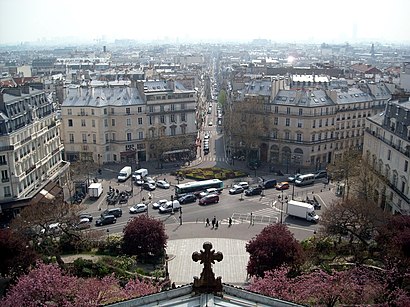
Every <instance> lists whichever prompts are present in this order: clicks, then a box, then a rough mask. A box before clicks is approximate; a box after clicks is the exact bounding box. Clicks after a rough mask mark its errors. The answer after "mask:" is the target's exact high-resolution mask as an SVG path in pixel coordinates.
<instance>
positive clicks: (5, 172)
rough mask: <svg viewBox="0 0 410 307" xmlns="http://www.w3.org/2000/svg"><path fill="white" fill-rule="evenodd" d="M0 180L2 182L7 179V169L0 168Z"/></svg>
mask: <svg viewBox="0 0 410 307" xmlns="http://www.w3.org/2000/svg"><path fill="white" fill-rule="evenodd" d="M1 180H2V181H3V182H6V181H9V173H8V171H7V170H2V171H1Z"/></svg>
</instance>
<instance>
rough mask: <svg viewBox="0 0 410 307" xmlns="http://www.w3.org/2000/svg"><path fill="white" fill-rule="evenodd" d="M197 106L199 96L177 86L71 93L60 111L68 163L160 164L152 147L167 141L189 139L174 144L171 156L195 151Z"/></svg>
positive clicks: (157, 83)
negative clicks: (157, 141) (173, 152)
mask: <svg viewBox="0 0 410 307" xmlns="http://www.w3.org/2000/svg"><path fill="white" fill-rule="evenodd" d="M196 101H197V98H196V92H195V91H189V90H186V89H185V88H184V87H183V86H182V85H181V84H179V83H177V82H174V81H163V80H161V81H136V82H133V87H122V88H111V87H105V88H81V87H79V88H77V89H74V90H71V89H70V90H69V91H68V92H67V98H66V99H65V100H64V102H63V104H62V107H61V114H62V122H63V124H62V131H63V133H62V136H63V137H62V138H63V142H64V144H65V151H66V157H67V160H69V161H76V160H88V161H93V162H95V163H98V164H102V163H106V162H128V163H131V164H137V163H139V162H141V161H149V160H152V159H157V158H158V157H157V155H156V152H155V150H154V146H153V143H155V140H159V139H160V138H161V140H162V141H163V140H164V139H163V138H165V137H166V138H168V139H172V138H175V137H179V136H184V137H186V138H190V141H189V142H187V144H182V143H177V142H175V143H174V144H172V146H173V147H172V148H170V150H169V151H176V150H185V149H191V148H190V146H192V145H194V144H195V138H196V132H197V130H196V125H195V111H196V110H195V108H196ZM182 147H184V148H182Z"/></svg>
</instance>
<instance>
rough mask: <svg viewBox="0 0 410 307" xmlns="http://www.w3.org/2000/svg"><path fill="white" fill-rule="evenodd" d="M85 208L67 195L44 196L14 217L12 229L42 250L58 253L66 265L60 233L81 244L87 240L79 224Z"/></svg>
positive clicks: (56, 255) (58, 258) (49, 254)
mask: <svg viewBox="0 0 410 307" xmlns="http://www.w3.org/2000/svg"><path fill="white" fill-rule="evenodd" d="M81 210H82V207H81V206H78V205H72V204H69V203H67V202H65V201H64V199H63V195H57V196H56V197H54V198H53V199H46V198H44V199H42V200H41V201H39V202H37V203H32V204H30V205H28V206H26V207H25V208H24V209H23V210H22V211H21V213H20V215H19V216H17V217H16V218H15V219H14V220H13V221H12V223H11V231H12V232H13V234H21V235H22V236H24V238H26V239H27V240H28V241H30V242H31V244H32V246H33V247H34V248H35V249H36V250H37V251H38V252H39V253H41V254H43V255H45V256H54V257H56V259H57V261H58V263H59V264H60V265H64V262H63V260H62V259H61V257H60V246H59V237H60V236H62V235H66V236H68V237H70V238H72V239H73V240H75V241H76V242H78V243H79V244H80V243H81V242H82V241H83V240H84V236H83V233H82V232H80V231H77V230H76V228H75V226H76V224H77V222H78V221H79V217H78V216H79V213H80V212H81ZM52 225H53V226H54V227H51V226H52Z"/></svg>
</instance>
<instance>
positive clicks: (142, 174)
mask: <svg viewBox="0 0 410 307" xmlns="http://www.w3.org/2000/svg"><path fill="white" fill-rule="evenodd" d="M137 176H140V177H141V178H144V177H145V176H148V170H147V169H146V168H140V169H138V170H136V171H134V173H133V174H132V177H133V178H136V177H137Z"/></svg>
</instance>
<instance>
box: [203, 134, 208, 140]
mask: <svg viewBox="0 0 410 307" xmlns="http://www.w3.org/2000/svg"><path fill="white" fill-rule="evenodd" d="M204 139H205V140H207V139H209V133H208V132H207V133H205V134H204Z"/></svg>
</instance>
